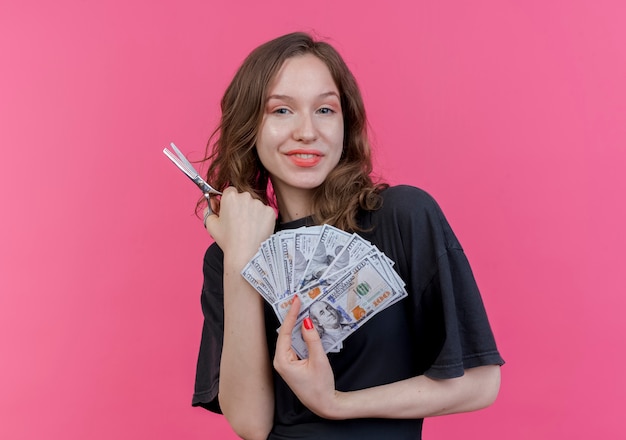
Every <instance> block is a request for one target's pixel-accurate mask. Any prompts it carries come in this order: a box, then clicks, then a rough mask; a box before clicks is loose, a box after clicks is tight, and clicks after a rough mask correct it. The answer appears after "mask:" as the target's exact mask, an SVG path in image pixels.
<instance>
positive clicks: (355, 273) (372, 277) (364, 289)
mask: <svg viewBox="0 0 626 440" xmlns="http://www.w3.org/2000/svg"><path fill="white" fill-rule="evenodd" d="M398 295H401V292H397V291H394V288H393V287H392V286H391V285H390V284H389V283H388V281H387V276H386V275H385V274H383V273H381V272H380V271H379V269H378V268H377V267H376V265H375V264H374V263H373V262H372V261H371V259H370V258H369V257H366V258H365V259H364V260H362V261H360V262H359V263H358V264H356V265H354V266H353V267H352V268H350V270H348V271H345V273H344V274H343V276H341V277H340V278H339V279H338V280H337V281H336V282H335V283H334V284H332V285H331V286H330V287H329V288H328V289H327V290H326V292H325V293H324V294H323V295H322V296H321V297H320V298H319V299H318V300H317V301H315V302H313V303H312V304H311V305H309V306H308V308H307V309H306V312H308V313H302V312H301V313H300V315H299V318H298V320H297V324H296V327H295V328H294V331H293V334H292V347H293V349H294V351H295V352H296V354H297V355H298V356H299V357H300V358H301V359H304V358H306V357H308V349H307V346H306V343H305V342H304V339H303V338H302V321H303V320H304V318H306V316H310V317H311V320H312V321H313V324H314V325H315V328H316V329H317V330H318V332H319V334H320V338H321V339H322V345H323V346H324V350H325V351H326V352H328V351H329V350H330V349H332V348H333V347H335V346H337V345H338V344H339V343H340V342H341V341H343V340H344V339H345V338H347V337H348V336H349V335H350V334H352V333H353V332H354V331H355V330H357V329H358V328H360V327H361V326H362V325H363V324H365V322H367V321H368V320H369V319H370V318H371V317H372V316H374V315H375V314H376V313H378V312H379V311H381V310H383V309H385V308H386V307H387V305H388V304H389V303H390V302H391V301H393V300H395V297H396V296H398Z"/></svg>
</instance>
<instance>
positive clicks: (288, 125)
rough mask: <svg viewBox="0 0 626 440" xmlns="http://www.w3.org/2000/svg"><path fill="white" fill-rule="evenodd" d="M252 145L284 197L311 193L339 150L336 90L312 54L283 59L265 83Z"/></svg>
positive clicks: (340, 132)
mask: <svg viewBox="0 0 626 440" xmlns="http://www.w3.org/2000/svg"><path fill="white" fill-rule="evenodd" d="M268 90H269V92H268V96H267V98H266V101H265V109H264V113H263V121H262V122H261V127H260V129H259V133H258V136H257V142H256V149H257V152H258V155H259V158H260V159H261V163H262V164H263V166H264V167H265V168H266V169H267V171H268V172H269V175H270V177H271V179H272V185H273V187H274V190H275V192H276V194H277V196H278V197H279V200H280V199H281V198H282V199H283V201H287V203H288V202H289V200H290V199H291V200H297V198H302V197H303V196H305V197H306V195H307V194H310V193H312V190H313V189H315V188H317V187H318V186H320V185H321V184H322V183H323V182H324V180H325V179H326V177H327V176H328V173H330V171H331V170H332V169H333V168H335V166H336V165H337V163H338V162H339V159H340V158H341V152H342V149H343V114H342V111H341V100H340V96H339V90H338V89H337V86H336V84H335V82H334V81H333V78H332V76H331V74H330V71H329V70H328V67H326V64H324V62H323V61H321V60H320V59H319V58H317V57H316V56H314V55H310V54H307V55H302V56H296V57H292V58H288V59H287V60H286V61H285V63H284V64H283V66H282V67H281V69H280V70H279V71H278V74H277V75H276V77H275V78H274V80H273V81H272V83H271V84H270V87H269V89H268Z"/></svg>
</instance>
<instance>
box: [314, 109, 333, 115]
mask: <svg viewBox="0 0 626 440" xmlns="http://www.w3.org/2000/svg"><path fill="white" fill-rule="evenodd" d="M317 112H318V113H321V114H323V115H329V114H332V113H335V111H334V110H333V109H332V108H330V107H322V108H320V109H319V110H318V111H317Z"/></svg>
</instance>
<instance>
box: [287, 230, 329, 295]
mask: <svg viewBox="0 0 626 440" xmlns="http://www.w3.org/2000/svg"><path fill="white" fill-rule="evenodd" d="M321 230H322V226H310V227H304V228H300V229H296V230H295V231H294V239H293V240H294V255H293V269H292V271H293V272H292V274H291V290H292V291H294V292H295V291H296V290H298V288H299V287H300V285H301V283H302V280H303V279H304V273H305V270H306V266H307V263H308V261H309V260H310V259H311V256H312V255H313V252H314V251H315V245H316V244H317V241H318V240H319V236H320V233H321Z"/></svg>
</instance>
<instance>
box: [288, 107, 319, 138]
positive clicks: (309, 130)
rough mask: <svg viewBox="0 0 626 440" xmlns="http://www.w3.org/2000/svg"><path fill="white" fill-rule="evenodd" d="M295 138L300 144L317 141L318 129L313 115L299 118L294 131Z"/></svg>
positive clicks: (303, 115) (304, 115)
mask: <svg viewBox="0 0 626 440" xmlns="http://www.w3.org/2000/svg"><path fill="white" fill-rule="evenodd" d="M293 136H294V138H295V139H296V140H297V141H299V142H305V143H309V142H313V141H315V140H316V139H317V127H316V126H315V120H314V116H313V115H309V114H302V115H300V116H299V117H298V119H297V122H296V127H294V131H293Z"/></svg>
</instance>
